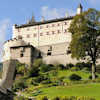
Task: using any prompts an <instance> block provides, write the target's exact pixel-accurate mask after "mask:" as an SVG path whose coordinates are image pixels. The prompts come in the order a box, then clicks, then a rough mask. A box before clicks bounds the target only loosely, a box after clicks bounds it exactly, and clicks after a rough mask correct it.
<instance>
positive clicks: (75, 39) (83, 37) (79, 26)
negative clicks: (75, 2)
mask: <svg viewBox="0 0 100 100" xmlns="http://www.w3.org/2000/svg"><path fill="white" fill-rule="evenodd" d="M69 32H71V33H72V41H71V43H70V49H71V53H72V57H73V58H77V59H87V60H89V61H91V64H92V79H95V76H96V75H95V72H96V62H97V60H98V59H99V58H100V12H99V11H97V10H95V9H88V11H86V12H83V13H81V14H80V15H76V16H75V17H74V18H73V21H72V23H71V25H70V27H69Z"/></svg>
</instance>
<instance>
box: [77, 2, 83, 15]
mask: <svg viewBox="0 0 100 100" xmlns="http://www.w3.org/2000/svg"><path fill="white" fill-rule="evenodd" d="M82 11H83V7H82V5H81V3H80V4H79V6H78V8H77V15H79V14H81V13H82Z"/></svg>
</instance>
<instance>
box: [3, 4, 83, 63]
mask: <svg viewBox="0 0 100 100" xmlns="http://www.w3.org/2000/svg"><path fill="white" fill-rule="evenodd" d="M81 12H82V6H81V4H80V5H79V7H78V8H77V14H80V13H81ZM72 20H73V16H70V17H64V18H60V19H53V20H47V21H46V20H44V19H42V21H41V22H35V20H34V17H32V19H31V20H30V21H29V22H28V23H27V24H23V25H14V26H13V36H12V39H11V40H8V41H6V42H5V43H4V56H3V61H6V60H9V59H16V60H18V61H20V62H21V63H26V64H31V63H33V61H34V59H35V58H38V57H41V58H42V59H43V60H44V61H45V62H46V63H60V64H67V63H75V62H76V59H72V58H71V54H70V51H69V49H68V48H69V44H70V42H71V39H72V34H71V33H69V32H68V28H69V26H70V23H71V21H72Z"/></svg>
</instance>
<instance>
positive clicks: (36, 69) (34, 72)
mask: <svg viewBox="0 0 100 100" xmlns="http://www.w3.org/2000/svg"><path fill="white" fill-rule="evenodd" d="M38 75H39V67H35V66H32V67H31V68H30V69H29V70H28V72H27V76H28V77H36V76H38Z"/></svg>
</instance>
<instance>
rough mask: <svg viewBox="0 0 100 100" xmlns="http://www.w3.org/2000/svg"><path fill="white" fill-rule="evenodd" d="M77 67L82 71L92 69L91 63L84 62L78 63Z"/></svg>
mask: <svg viewBox="0 0 100 100" xmlns="http://www.w3.org/2000/svg"><path fill="white" fill-rule="evenodd" d="M75 66H76V67H79V68H80V69H83V68H84V67H88V68H90V67H91V64H90V63H84V62H78V63H76V65H75Z"/></svg>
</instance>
